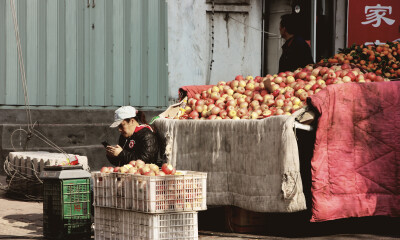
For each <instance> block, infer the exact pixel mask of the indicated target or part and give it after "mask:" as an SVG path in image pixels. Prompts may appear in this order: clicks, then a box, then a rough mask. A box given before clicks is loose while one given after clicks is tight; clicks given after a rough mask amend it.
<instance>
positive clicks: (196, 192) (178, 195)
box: [92, 171, 207, 240]
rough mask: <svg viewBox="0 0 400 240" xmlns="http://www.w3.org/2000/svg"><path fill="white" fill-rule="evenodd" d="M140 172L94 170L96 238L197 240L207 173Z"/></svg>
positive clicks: (204, 208) (204, 198)
mask: <svg viewBox="0 0 400 240" xmlns="http://www.w3.org/2000/svg"><path fill="white" fill-rule="evenodd" d="M179 172H180V173H181V174H180V175H167V176H143V175H134V174H128V173H100V172H93V173H92V178H93V193H94V206H95V212H94V218H95V220H94V223H95V239H120V240H126V239H198V222H197V211H200V210H206V209H207V205H206V198H207V196H206V193H207V189H206V186H207V174H206V173H202V172H193V171H179Z"/></svg>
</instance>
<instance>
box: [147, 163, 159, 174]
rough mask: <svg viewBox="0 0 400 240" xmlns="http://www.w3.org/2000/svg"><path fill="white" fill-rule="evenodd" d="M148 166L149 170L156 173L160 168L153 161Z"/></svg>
mask: <svg viewBox="0 0 400 240" xmlns="http://www.w3.org/2000/svg"><path fill="white" fill-rule="evenodd" d="M149 167H150V169H151V171H153V172H155V173H158V172H159V171H160V168H159V167H158V166H157V165H156V164H154V163H152V164H150V165H149Z"/></svg>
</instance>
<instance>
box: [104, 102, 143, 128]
mask: <svg viewBox="0 0 400 240" xmlns="http://www.w3.org/2000/svg"><path fill="white" fill-rule="evenodd" d="M136 112H137V111H136V108H134V107H131V106H122V107H120V108H118V109H117V110H115V114H114V123H113V124H111V126H110V127H112V128H115V127H118V126H119V125H120V124H121V122H122V121H124V119H127V118H133V117H136Z"/></svg>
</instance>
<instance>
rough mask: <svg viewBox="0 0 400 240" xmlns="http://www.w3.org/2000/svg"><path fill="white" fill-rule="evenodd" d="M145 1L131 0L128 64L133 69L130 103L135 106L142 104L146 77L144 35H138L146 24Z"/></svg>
mask: <svg viewBox="0 0 400 240" xmlns="http://www.w3.org/2000/svg"><path fill="white" fill-rule="evenodd" d="M144 3H145V2H143V1H142V0H132V1H131V8H130V9H131V22H130V25H131V34H130V44H131V51H130V52H131V56H130V60H131V61H130V65H128V67H129V69H131V75H130V79H131V81H130V83H131V85H130V96H129V104H130V105H133V106H140V105H143V104H142V99H141V96H142V93H143V92H142V82H144V81H141V79H145V78H144V72H143V71H142V63H143V61H142V58H143V57H142V55H143V52H142V49H143V48H142V45H143V43H142V41H143V37H140V38H138V37H137V36H142V35H144V34H143V33H142V26H143V24H144V22H145V21H144V19H143V14H142V8H143V7H142V5H144Z"/></svg>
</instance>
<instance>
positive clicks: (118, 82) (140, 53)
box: [0, 0, 168, 108]
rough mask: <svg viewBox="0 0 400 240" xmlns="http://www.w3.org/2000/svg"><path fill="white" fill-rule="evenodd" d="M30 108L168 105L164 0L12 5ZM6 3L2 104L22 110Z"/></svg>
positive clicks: (0, 32)
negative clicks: (15, 106)
mask: <svg viewBox="0 0 400 240" xmlns="http://www.w3.org/2000/svg"><path fill="white" fill-rule="evenodd" d="M15 5H16V11H17V19H18V24H19V32H20V38H21V45H22V51H23V57H24V63H25V70H26V78H27V85H28V96H29V102H30V105H38V106H79V107H88V106H120V105H133V106H139V107H146V108H155V107H165V106H167V104H168V70H167V16H166V14H167V6H166V2H165V1H164V0H161V1H160V0H112V1H110V0H16V1H15ZM24 103H25V101H24V95H23V89H22V83H21V77H20V71H19V66H18V58H17V47H16V40H15V33H14V24H13V21H12V10H11V7H10V1H9V0H0V105H3V106H4V105H6V106H13V105H24Z"/></svg>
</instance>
